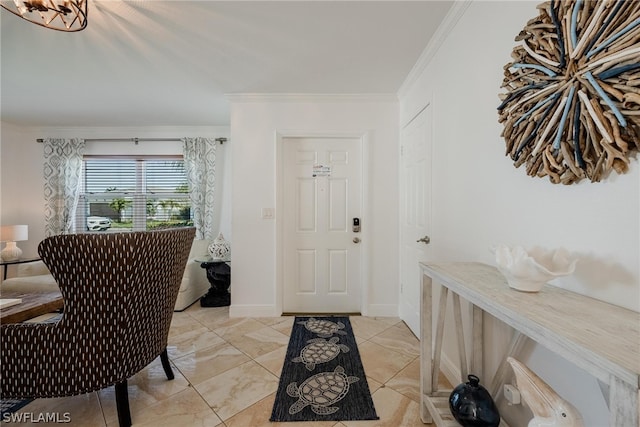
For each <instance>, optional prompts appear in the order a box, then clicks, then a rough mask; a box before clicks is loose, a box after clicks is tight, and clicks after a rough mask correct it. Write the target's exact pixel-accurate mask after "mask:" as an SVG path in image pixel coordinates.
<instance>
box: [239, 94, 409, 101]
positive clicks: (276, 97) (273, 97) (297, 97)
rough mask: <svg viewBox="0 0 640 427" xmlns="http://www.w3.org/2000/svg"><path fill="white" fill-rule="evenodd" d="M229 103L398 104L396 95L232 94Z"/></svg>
mask: <svg viewBox="0 0 640 427" xmlns="http://www.w3.org/2000/svg"><path fill="white" fill-rule="evenodd" d="M226 97H227V99H228V100H229V102H232V103H234V102H244V103H246V102H281V103H300V102H313V103H319V102H360V103H366V102H398V95H396V94H395V93H347V94H341V93H326V94H325V93H231V94H227V95H226Z"/></svg>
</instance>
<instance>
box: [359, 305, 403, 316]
mask: <svg viewBox="0 0 640 427" xmlns="http://www.w3.org/2000/svg"><path fill="white" fill-rule="evenodd" d="M365 309H366V312H364V313H362V315H363V316H369V317H398V305H397V304H369V305H368V306H367V307H365Z"/></svg>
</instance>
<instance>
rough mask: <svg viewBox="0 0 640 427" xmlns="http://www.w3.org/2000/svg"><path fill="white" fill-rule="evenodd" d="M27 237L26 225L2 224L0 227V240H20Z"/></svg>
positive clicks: (27, 227) (27, 228)
mask: <svg viewBox="0 0 640 427" xmlns="http://www.w3.org/2000/svg"><path fill="white" fill-rule="evenodd" d="M28 238H29V226H28V225H3V226H2V227H0V242H22V241H24V240H27V239H28Z"/></svg>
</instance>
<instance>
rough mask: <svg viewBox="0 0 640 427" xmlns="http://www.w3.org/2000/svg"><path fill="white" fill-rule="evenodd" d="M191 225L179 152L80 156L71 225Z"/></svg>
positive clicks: (92, 228)
mask: <svg viewBox="0 0 640 427" xmlns="http://www.w3.org/2000/svg"><path fill="white" fill-rule="evenodd" d="M191 225H193V220H192V216H191V202H190V200H189V188H188V184H187V177H186V173H185V169H184V162H183V160H182V157H181V156H172V157H167V156H146V157H129V156H126V157H112V156H109V157H103V156H85V158H84V161H83V191H82V192H81V194H80V201H79V203H78V209H77V211H76V231H78V232H82V231H83V230H85V231H87V232H98V231H101V232H118V231H143V230H152V229H156V228H167V227H184V226H191Z"/></svg>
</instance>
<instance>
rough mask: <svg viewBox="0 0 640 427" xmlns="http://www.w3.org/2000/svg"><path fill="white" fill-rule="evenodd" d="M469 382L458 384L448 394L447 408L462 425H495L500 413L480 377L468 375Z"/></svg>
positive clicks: (475, 426)
mask: <svg viewBox="0 0 640 427" xmlns="http://www.w3.org/2000/svg"><path fill="white" fill-rule="evenodd" d="M468 378H469V382H467V383H463V384H460V385H458V386H457V387H456V388H454V389H453V391H452V392H451V395H450V396H449V409H450V410H451V414H452V415H453V417H454V418H455V419H456V421H458V422H459V423H460V424H461V425H463V426H464V427H497V426H498V425H499V424H500V413H499V412H498V408H497V407H496V404H495V402H494V401H493V399H492V398H491V395H490V394H489V392H488V391H487V389H486V388H484V387H483V386H481V385H480V379H479V378H478V377H476V376H475V375H469V376H468Z"/></svg>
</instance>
